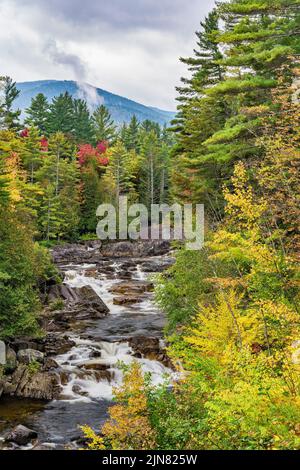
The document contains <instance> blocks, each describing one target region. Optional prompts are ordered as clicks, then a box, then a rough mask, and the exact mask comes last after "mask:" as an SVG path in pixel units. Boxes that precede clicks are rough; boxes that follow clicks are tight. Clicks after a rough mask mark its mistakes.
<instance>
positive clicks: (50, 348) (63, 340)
mask: <svg viewBox="0 0 300 470" xmlns="http://www.w3.org/2000/svg"><path fill="white" fill-rule="evenodd" d="M41 343H42V347H43V351H44V352H45V354H46V355H47V356H53V355H60V354H65V353H66V352H68V351H70V349H72V348H73V347H74V346H75V342H74V341H72V340H71V339H70V338H69V337H68V336H66V335H64V336H61V335H57V334H55V333H49V334H48V335H47V336H46V337H45V338H43V339H42V340H41Z"/></svg>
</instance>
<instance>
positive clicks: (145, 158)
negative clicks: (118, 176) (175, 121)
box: [139, 131, 166, 208]
mask: <svg viewBox="0 0 300 470" xmlns="http://www.w3.org/2000/svg"><path fill="white" fill-rule="evenodd" d="M140 156H141V162H140V175H139V195H140V200H141V202H143V203H144V204H145V205H146V206H147V207H148V208H150V206H151V204H157V203H159V202H160V200H161V198H164V196H163V194H164V190H165V184H166V181H165V178H166V176H165V175H164V171H165V166H164V165H163V162H162V157H163V156H164V157H165V155H164V152H162V150H161V149H160V144H159V140H158V138H157V135H156V133H155V132H154V131H151V132H145V133H144V135H143V137H142V138H141V148H140Z"/></svg>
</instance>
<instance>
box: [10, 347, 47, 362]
mask: <svg viewBox="0 0 300 470" xmlns="http://www.w3.org/2000/svg"><path fill="white" fill-rule="evenodd" d="M17 358H18V361H19V362H20V363H21V364H30V363H31V362H40V363H43V361H44V354H43V353H42V352H40V351H36V350H35V349H21V350H20V351H18V354H17Z"/></svg>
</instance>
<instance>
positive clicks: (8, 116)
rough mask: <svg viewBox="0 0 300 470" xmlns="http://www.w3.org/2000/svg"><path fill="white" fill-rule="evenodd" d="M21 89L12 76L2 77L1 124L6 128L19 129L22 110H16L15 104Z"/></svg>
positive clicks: (0, 98) (0, 95)
mask: <svg viewBox="0 0 300 470" xmlns="http://www.w3.org/2000/svg"><path fill="white" fill-rule="evenodd" d="M19 94H20V91H19V90H17V87H16V83H15V82H13V80H12V79H11V78H10V77H1V78H0V125H1V127H2V128H4V129H11V130H19V129H20V124H19V119H20V115H21V111H20V110H19V109H18V110H14V107H13V104H14V101H15V100H16V98H18V96H19Z"/></svg>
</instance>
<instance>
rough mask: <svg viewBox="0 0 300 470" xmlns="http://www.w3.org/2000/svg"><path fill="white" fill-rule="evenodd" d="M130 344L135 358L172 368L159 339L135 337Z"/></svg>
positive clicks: (130, 339) (130, 340)
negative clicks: (156, 362) (144, 358)
mask: <svg viewBox="0 0 300 470" xmlns="http://www.w3.org/2000/svg"><path fill="white" fill-rule="evenodd" d="M128 342H129V346H130V347H131V348H132V349H133V351H134V355H135V357H139V358H140V357H146V358H147V359H150V360H155V361H158V362H161V363H162V364H164V365H165V366H167V367H170V368H172V363H171V360H170V359H169V358H168V356H167V354H166V351H165V350H164V349H163V348H161V345H160V340H159V338H154V337H146V336H135V337H132V338H129V340H128Z"/></svg>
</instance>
